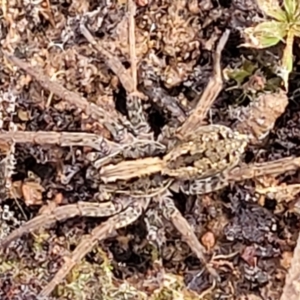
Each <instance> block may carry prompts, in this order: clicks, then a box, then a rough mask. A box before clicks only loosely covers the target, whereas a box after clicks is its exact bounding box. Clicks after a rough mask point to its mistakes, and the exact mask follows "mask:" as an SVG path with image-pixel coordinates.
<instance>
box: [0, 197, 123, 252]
mask: <svg viewBox="0 0 300 300" xmlns="http://www.w3.org/2000/svg"><path fill="white" fill-rule="evenodd" d="M128 205H129V200H128V199H127V198H124V199H122V200H120V199H117V200H116V201H114V202H104V203H89V202H78V203H76V204H69V205H64V206H59V207H55V208H54V209H52V210H47V209H46V211H45V212H42V214H41V215H38V216H37V217H35V218H33V219H32V220H30V221H28V222H27V223H25V224H23V225H22V226H21V227H19V228H17V229H16V230H14V231H13V232H12V233H11V234H9V235H8V236H7V237H6V238H4V239H3V240H2V241H0V248H6V247H7V246H8V245H9V244H10V243H11V242H12V241H13V240H15V239H17V238H19V237H21V236H22V235H24V234H27V233H30V232H33V231H35V230H38V229H40V228H47V227H50V226H52V225H53V224H54V223H55V222H58V221H62V220H66V219H70V218H73V217H76V216H84V217H108V216H112V215H115V214H118V213H120V212H121V211H123V210H124V209H126V208H127V207H128Z"/></svg>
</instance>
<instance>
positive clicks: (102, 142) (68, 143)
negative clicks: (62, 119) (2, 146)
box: [0, 131, 121, 152]
mask: <svg viewBox="0 0 300 300" xmlns="http://www.w3.org/2000/svg"><path fill="white" fill-rule="evenodd" d="M0 141H5V142H12V141H14V142H15V143H19V144H23V143H31V144H38V145H59V146H62V147H72V146H82V147H91V148H93V149H95V150H98V151H100V152H108V151H109V150H113V151H117V150H119V149H120V147H121V146H120V145H119V144H117V143H114V142H112V141H110V140H108V139H105V138H103V137H101V136H99V135H96V134H93V133H85V132H82V133H81V132H76V133H75V132H55V131H38V132H32V131H11V132H0Z"/></svg>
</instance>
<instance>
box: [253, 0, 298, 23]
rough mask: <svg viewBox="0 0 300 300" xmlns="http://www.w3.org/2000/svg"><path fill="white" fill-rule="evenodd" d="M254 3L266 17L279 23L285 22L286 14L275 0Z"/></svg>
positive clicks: (258, 0) (262, 0)
mask: <svg viewBox="0 0 300 300" xmlns="http://www.w3.org/2000/svg"><path fill="white" fill-rule="evenodd" d="M291 1H292V0H291ZM256 2H257V5H258V7H259V8H260V10H261V11H262V12H264V13H265V14H266V15H267V16H269V17H271V18H274V19H275V20H277V21H279V22H287V14H286V12H285V11H284V10H283V9H282V8H281V7H280V5H279V2H278V1H277V0H256Z"/></svg>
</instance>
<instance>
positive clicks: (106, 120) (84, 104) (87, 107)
mask: <svg viewBox="0 0 300 300" xmlns="http://www.w3.org/2000/svg"><path fill="white" fill-rule="evenodd" d="M3 53H4V55H5V57H6V58H7V59H8V60H9V61H10V62H12V63H13V64H14V65H16V66H17V67H19V68H20V69H22V70H23V71H25V72H26V73H28V74H29V75H30V76H31V77H32V78H34V79H35V80H36V81H37V82H39V84H40V85H41V86H42V87H43V88H44V89H46V90H48V91H50V92H52V93H53V94H54V95H56V96H58V97H60V98H61V99H64V100H65V101H67V102H68V103H70V104H71V105H73V106H74V107H76V108H78V109H80V110H82V111H84V112H85V113H86V114H87V115H88V116H91V117H92V118H94V119H95V120H98V121H99V122H101V123H103V125H104V126H106V128H107V129H108V130H109V131H110V132H111V133H112V135H117V132H116V131H117V130H118V128H119V127H120V124H119V123H117V121H118V120H121V124H126V126H129V125H128V122H127V121H126V120H125V118H124V117H123V116H121V115H120V114H118V113H117V111H111V112H109V113H108V112H107V111H106V110H104V109H102V108H100V107H99V106H97V105H95V104H94V103H89V102H88V101H87V100H86V99H85V98H83V97H81V96H79V95H78V94H76V93H74V92H72V91H69V90H67V89H66V88H64V87H63V86H61V85H60V84H58V83H57V82H54V81H51V80H50V79H49V78H48V77H47V76H46V75H45V74H44V72H43V71H42V70H41V69H39V68H37V67H35V68H33V67H31V66H30V64H28V63H26V62H24V61H22V60H21V59H19V58H17V57H15V56H14V55H10V54H9V53H6V52H3ZM122 122H123V123H122ZM122 129H123V128H122Z"/></svg>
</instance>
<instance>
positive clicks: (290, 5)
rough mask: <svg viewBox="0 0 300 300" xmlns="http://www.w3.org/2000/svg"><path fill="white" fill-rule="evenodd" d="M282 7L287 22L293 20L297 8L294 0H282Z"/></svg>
mask: <svg viewBox="0 0 300 300" xmlns="http://www.w3.org/2000/svg"><path fill="white" fill-rule="evenodd" d="M283 6H284V9H285V11H286V14H287V17H288V19H289V21H292V20H294V18H295V17H296V13H297V10H298V7H299V3H297V1H296V0H284V1H283Z"/></svg>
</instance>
